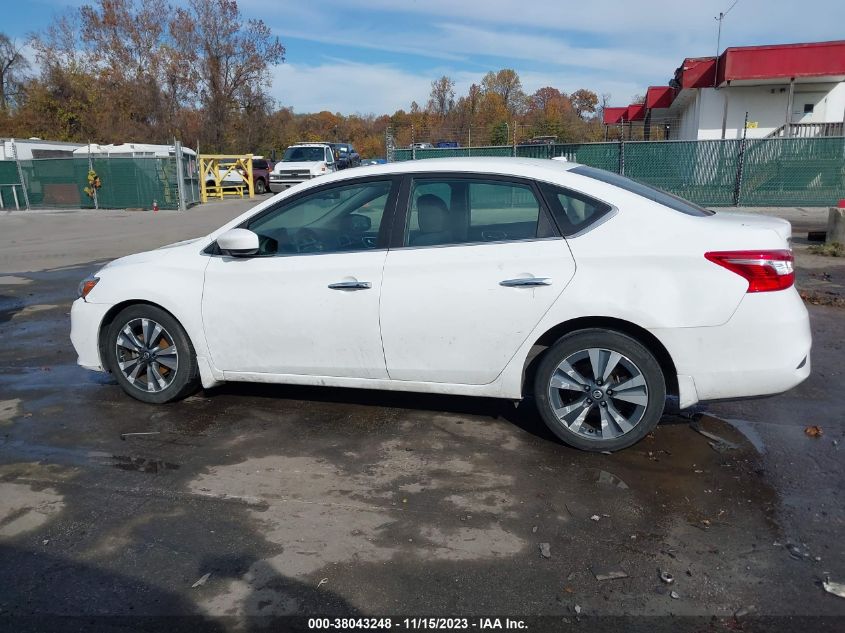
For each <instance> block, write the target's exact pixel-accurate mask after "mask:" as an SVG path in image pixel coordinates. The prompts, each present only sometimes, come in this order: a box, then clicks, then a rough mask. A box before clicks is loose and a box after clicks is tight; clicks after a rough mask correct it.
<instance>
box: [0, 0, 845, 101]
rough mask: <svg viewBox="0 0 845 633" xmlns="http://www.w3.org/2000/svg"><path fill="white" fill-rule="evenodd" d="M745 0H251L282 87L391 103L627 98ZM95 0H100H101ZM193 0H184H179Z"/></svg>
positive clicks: (8, 24)
mask: <svg viewBox="0 0 845 633" xmlns="http://www.w3.org/2000/svg"><path fill="white" fill-rule="evenodd" d="M733 1H734V0H696V1H695V2H691V1H690V0H636V1H632V0H578V1H572V0H239V5H240V7H241V11H242V13H243V15H244V17H246V18H260V19H262V20H264V22H265V23H266V24H267V25H268V26H269V27H270V28H271V29H272V30H273V32H274V33H275V34H276V35H277V36H278V37H279V38H280V40H281V41H282V44H283V45H284V46H285V48H286V49H287V54H286V60H285V63H283V64H281V65H279V66H277V67H275V68H273V69H272V77H273V85H272V88H271V90H270V92H271V95H272V96H273V97H274V98H275V99H276V101H277V103H278V104H279V105H280V106H290V107H293V109H294V111H296V112H316V111H320V110H329V111H332V112H341V113H343V114H352V113H360V114H382V113H392V112H394V111H395V110H397V109H399V108H403V109H406V110H407V109H409V107H410V104H411V102H412V101H414V100H415V101H417V102H418V103H419V104H420V105H424V104H425V103H426V102H427V100H428V97H429V92H430V89H431V82H432V80H434V79H436V78H438V77H440V76H441V75H444V74H445V75H448V76H450V77H452V78H453V79H454V80H455V82H456V92H457V94H458V96H460V95H461V94H465V93H466V90H467V88H468V87H469V85H470V84H472V83H473V82H475V83H480V81H481V77H482V76H483V75H484V74H485V73H486V72H487V71H489V70H498V69H500V68H513V69H515V70H516V71H517V72H518V73H519V75H520V77H521V79H522V84H523V87H524V89H525V91H526V92H529V93H530V92H533V91H535V90H537V89H538V88H541V87H544V86H553V87H555V88H558V89H559V90H561V91H564V92H573V91H575V90H577V89H579V88H587V89H589V90H592V91H594V92H596V93H597V94H609V95H610V105H627V104H628V103H629V102H630V101H631V98H632V97H633V96H634V95H641V94H644V93H645V90H646V88H647V87H648V86H649V85H665V84H666V83H667V82H668V81H669V79H670V78H671V77H672V74H673V72H674V69H675V68H677V67H678V66H679V65H680V64H681V62H682V61H683V59H684V57H702V56H706V55H712V54H714V52H715V51H716V36H717V26H718V24H717V21H716V20H715V16H717V15H719V13H720V12H722V11H726V10H727V9H728V8H729V7H730V6H731V4H732V3H733ZM90 2H91V0H89V3H90ZM171 3H172V4H177V5H178V4H184V2H183V0H171ZM81 4H84V2H83V1H82V0H27V1H26V2H19V1H17V0H0V7H2V11H0V15H2V20H0V31H2V32H5V33H7V34H8V35H9V36H11V37H14V38H18V39H19V40H22V39H24V38H25V37H26V35H27V34H28V33H31V32H35V31H38V30H40V29H43V28H44V27H45V26H47V24H49V22H50V20H51V18H52V17H53V16H55V15H56V14H58V13H60V12H62V11H65V10H68V7H73V6H79V5H81ZM843 25H845V1H843V0H803V1H802V2H787V1H786V0H738V2H737V3H736V5H735V6H734V7H733V8H732V9H731V10H730V11H729V12H728V14H727V15H726V16H725V18H724V20H723V23H722V37H721V47H720V50H724V48H725V47H727V46H749V45H761V44H782V43H790V42H809V41H823V40H833V39H842V38H843V37H845V26H843Z"/></svg>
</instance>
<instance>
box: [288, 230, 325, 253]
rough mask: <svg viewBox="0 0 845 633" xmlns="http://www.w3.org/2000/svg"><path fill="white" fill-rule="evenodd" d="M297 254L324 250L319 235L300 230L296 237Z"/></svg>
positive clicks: (310, 231)
mask: <svg viewBox="0 0 845 633" xmlns="http://www.w3.org/2000/svg"><path fill="white" fill-rule="evenodd" d="M294 245H295V246H296V252H297V253H313V252H314V251H319V250H322V244H321V243H320V239H319V238H318V237H317V234H316V233H315V232H314V231H312V230H311V229H299V231H297V232H296V236H295V237H294Z"/></svg>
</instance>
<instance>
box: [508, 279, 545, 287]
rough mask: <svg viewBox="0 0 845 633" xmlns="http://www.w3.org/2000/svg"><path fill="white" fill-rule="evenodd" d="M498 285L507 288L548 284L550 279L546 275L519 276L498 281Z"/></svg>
mask: <svg viewBox="0 0 845 633" xmlns="http://www.w3.org/2000/svg"><path fill="white" fill-rule="evenodd" d="M499 285H500V286H507V287H508V288H526V287H530V286H550V285H552V280H551V279H549V278H548V277H520V278H519V279H505V280H504V281H500V282H499Z"/></svg>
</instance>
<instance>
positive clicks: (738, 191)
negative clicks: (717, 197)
mask: <svg viewBox="0 0 845 633" xmlns="http://www.w3.org/2000/svg"><path fill="white" fill-rule="evenodd" d="M747 134H748V112H746V113H745V123H744V124H743V126H742V140H741V141H740V142H739V154H738V155H737V157H736V181H735V184H734V196H733V203H734V206H735V207H738V206H739V201H740V197H741V195H742V170H743V168H744V166H745V139H746V136H747Z"/></svg>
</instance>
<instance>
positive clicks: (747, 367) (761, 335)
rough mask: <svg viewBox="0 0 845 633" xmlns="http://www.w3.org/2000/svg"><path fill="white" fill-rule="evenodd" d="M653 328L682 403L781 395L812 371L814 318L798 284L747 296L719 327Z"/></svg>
mask: <svg viewBox="0 0 845 633" xmlns="http://www.w3.org/2000/svg"><path fill="white" fill-rule="evenodd" d="M651 332H652V333H653V334H654V335H655V336H656V337H657V338H658V339H659V340H660V341H661V342H663V344H664V345H665V346H666V349H667V351H668V352H669V354H670V355H671V357H672V359H673V361H674V362H675V367H676V369H677V372H678V378H679V383H682V382H683V383H684V384H685V387H684V388H685V389H686V391H687V394H686V397H682V401H683V402H682V406H690V405H692V404H695V402H696V401H699V400H700V401H705V400H723V399H732V398H749V397H754V396H767V395H773V394H777V393H782V392H784V391H787V390H789V389H792V388H793V387H795V386H797V385H799V384H800V383H802V382H803V381H804V380H806V379H807V377H808V376H809V375H810V368H811V363H810V348H811V346H812V335H811V332H810V320H809V315H808V314H807V308H806V307H805V306H804V302H803V301H802V300H801V297H799V296H798V292H797V291H796V290H795V288H790V289H788V290H782V291H779V292H760V293H751V294H747V295H745V296H744V297H743V299H742V302H741V303H740V304H739V307H738V308H737V310H736V312H735V313H734V314H733V316H732V317H731V319H730V320H729V321H728V322H727V323H725V324H723V325H720V326H715V327H695V328H671V329H669V328H667V329H654V330H651ZM690 390H692V393H690Z"/></svg>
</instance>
